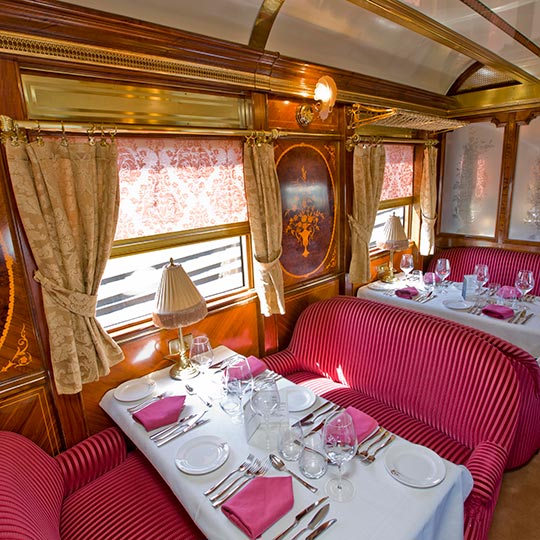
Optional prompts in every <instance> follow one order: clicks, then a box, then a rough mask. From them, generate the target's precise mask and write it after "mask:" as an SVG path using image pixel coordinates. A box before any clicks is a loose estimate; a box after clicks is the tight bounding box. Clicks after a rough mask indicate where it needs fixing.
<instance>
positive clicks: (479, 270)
mask: <svg viewBox="0 0 540 540" xmlns="http://www.w3.org/2000/svg"><path fill="white" fill-rule="evenodd" d="M474 275H475V277H476V304H478V303H479V302H480V293H481V292H482V287H483V286H484V285H485V284H486V283H487V282H488V281H489V270H488V266H487V264H481V263H480V264H477V265H476V266H475V267H474Z"/></svg>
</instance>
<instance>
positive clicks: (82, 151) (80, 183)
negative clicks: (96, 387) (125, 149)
mask: <svg viewBox="0 0 540 540" xmlns="http://www.w3.org/2000/svg"><path fill="white" fill-rule="evenodd" d="M6 154H7V158H8V164H9V171H10V176H11V182H12V185H13V191H14V193H15V199H16V201H17V206H18V208H19V213H20V215H21V220H22V223H23V226H24V230H25V232H26V235H27V237H28V241H29V243H30V248H31V250H32V254H33V256H34V259H35V262H36V265H37V271H36V273H35V275H34V279H35V280H36V281H38V282H39V283H40V284H41V287H42V293H43V303H44V309H45V317H46V320H47V325H48V329H49V342H50V350H51V363H52V369H53V376H54V381H55V385H56V389H57V391H58V393H60V394H74V393H77V392H80V391H81V390H82V385H83V384H84V383H88V382H92V381H96V380H97V379H98V378H99V377H101V376H103V375H107V374H108V373H109V371H110V366H112V365H114V364H116V363H117V362H119V361H121V360H122V359H123V353H122V351H121V349H120V347H119V346H118V345H117V344H116V343H115V342H114V341H113V340H112V338H111V337H110V336H109V335H108V334H107V333H106V332H105V331H104V330H103V328H102V327H101V326H100V324H99V323H98V321H97V320H96V318H95V313H96V301H97V290H98V287H99V284H100V281H101V277H102V275H103V271H104V268H105V264H106V262H107V259H108V258H109V254H110V250H111V245H112V241H113V237H114V231H115V227H116V222H117V218H118V206H119V200H120V199H119V190H118V172H117V150H116V145H115V144H114V143H111V144H103V145H102V144H96V145H95V146H92V145H90V144H88V143H75V142H70V143H68V142H67V140H65V139H62V140H53V141H49V140H47V141H43V140H40V141H36V142H32V143H25V142H20V143H19V144H17V145H13V144H10V143H7V144H6Z"/></svg>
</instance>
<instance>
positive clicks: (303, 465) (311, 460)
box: [298, 431, 328, 478]
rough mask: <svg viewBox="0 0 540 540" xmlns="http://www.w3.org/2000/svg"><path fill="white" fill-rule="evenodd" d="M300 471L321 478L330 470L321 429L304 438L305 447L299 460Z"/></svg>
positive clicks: (306, 475) (311, 476)
mask: <svg viewBox="0 0 540 540" xmlns="http://www.w3.org/2000/svg"><path fill="white" fill-rule="evenodd" d="M298 467H299V468H300V472H301V473H302V474H303V475H304V476H305V477H306V478H321V476H324V475H325V474H326V471H327V470H328V461H327V459H326V455H325V453H324V446H323V440H322V436H321V433H320V431H316V432H315V433H311V434H310V435H308V436H306V437H305V439H304V449H303V450H302V453H301V454H300V460H299V462H298Z"/></svg>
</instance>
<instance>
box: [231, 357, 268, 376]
mask: <svg viewBox="0 0 540 540" xmlns="http://www.w3.org/2000/svg"><path fill="white" fill-rule="evenodd" d="M246 360H247V362H248V364H249V367H250V369H251V374H252V375H253V376H254V377H256V376H257V375H259V374H261V373H262V372H263V371H265V370H266V369H267V367H268V366H267V365H266V364H265V363H264V362H263V361H262V360H259V359H258V358H257V357H255V356H248V357H247V358H246ZM239 371H240V370H238V372H239ZM227 373H228V374H229V378H230V379H231V380H235V379H240V378H241V374H240V372H239V373H238V374H236V368H234V367H232V368H229V369H228V370H227Z"/></svg>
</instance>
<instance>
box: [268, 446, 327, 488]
mask: <svg viewBox="0 0 540 540" xmlns="http://www.w3.org/2000/svg"><path fill="white" fill-rule="evenodd" d="M270 463H271V464H272V467H274V469H277V470H278V471H286V472H288V473H289V474H290V475H291V476H292V477H293V478H294V479H296V480H298V481H299V482H300V483H301V484H302V485H303V486H304V487H307V488H308V489H309V490H310V491H311V492H313V493H315V492H317V491H318V490H319V488H317V487H315V486H312V485H311V484H308V482H306V481H305V480H304V479H303V478H300V477H299V476H298V475H296V474H295V473H293V472H292V471H290V470H289V469H287V467H286V466H285V463H284V461H283V460H282V459H281V458H280V457H278V456H276V455H275V454H270Z"/></svg>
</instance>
